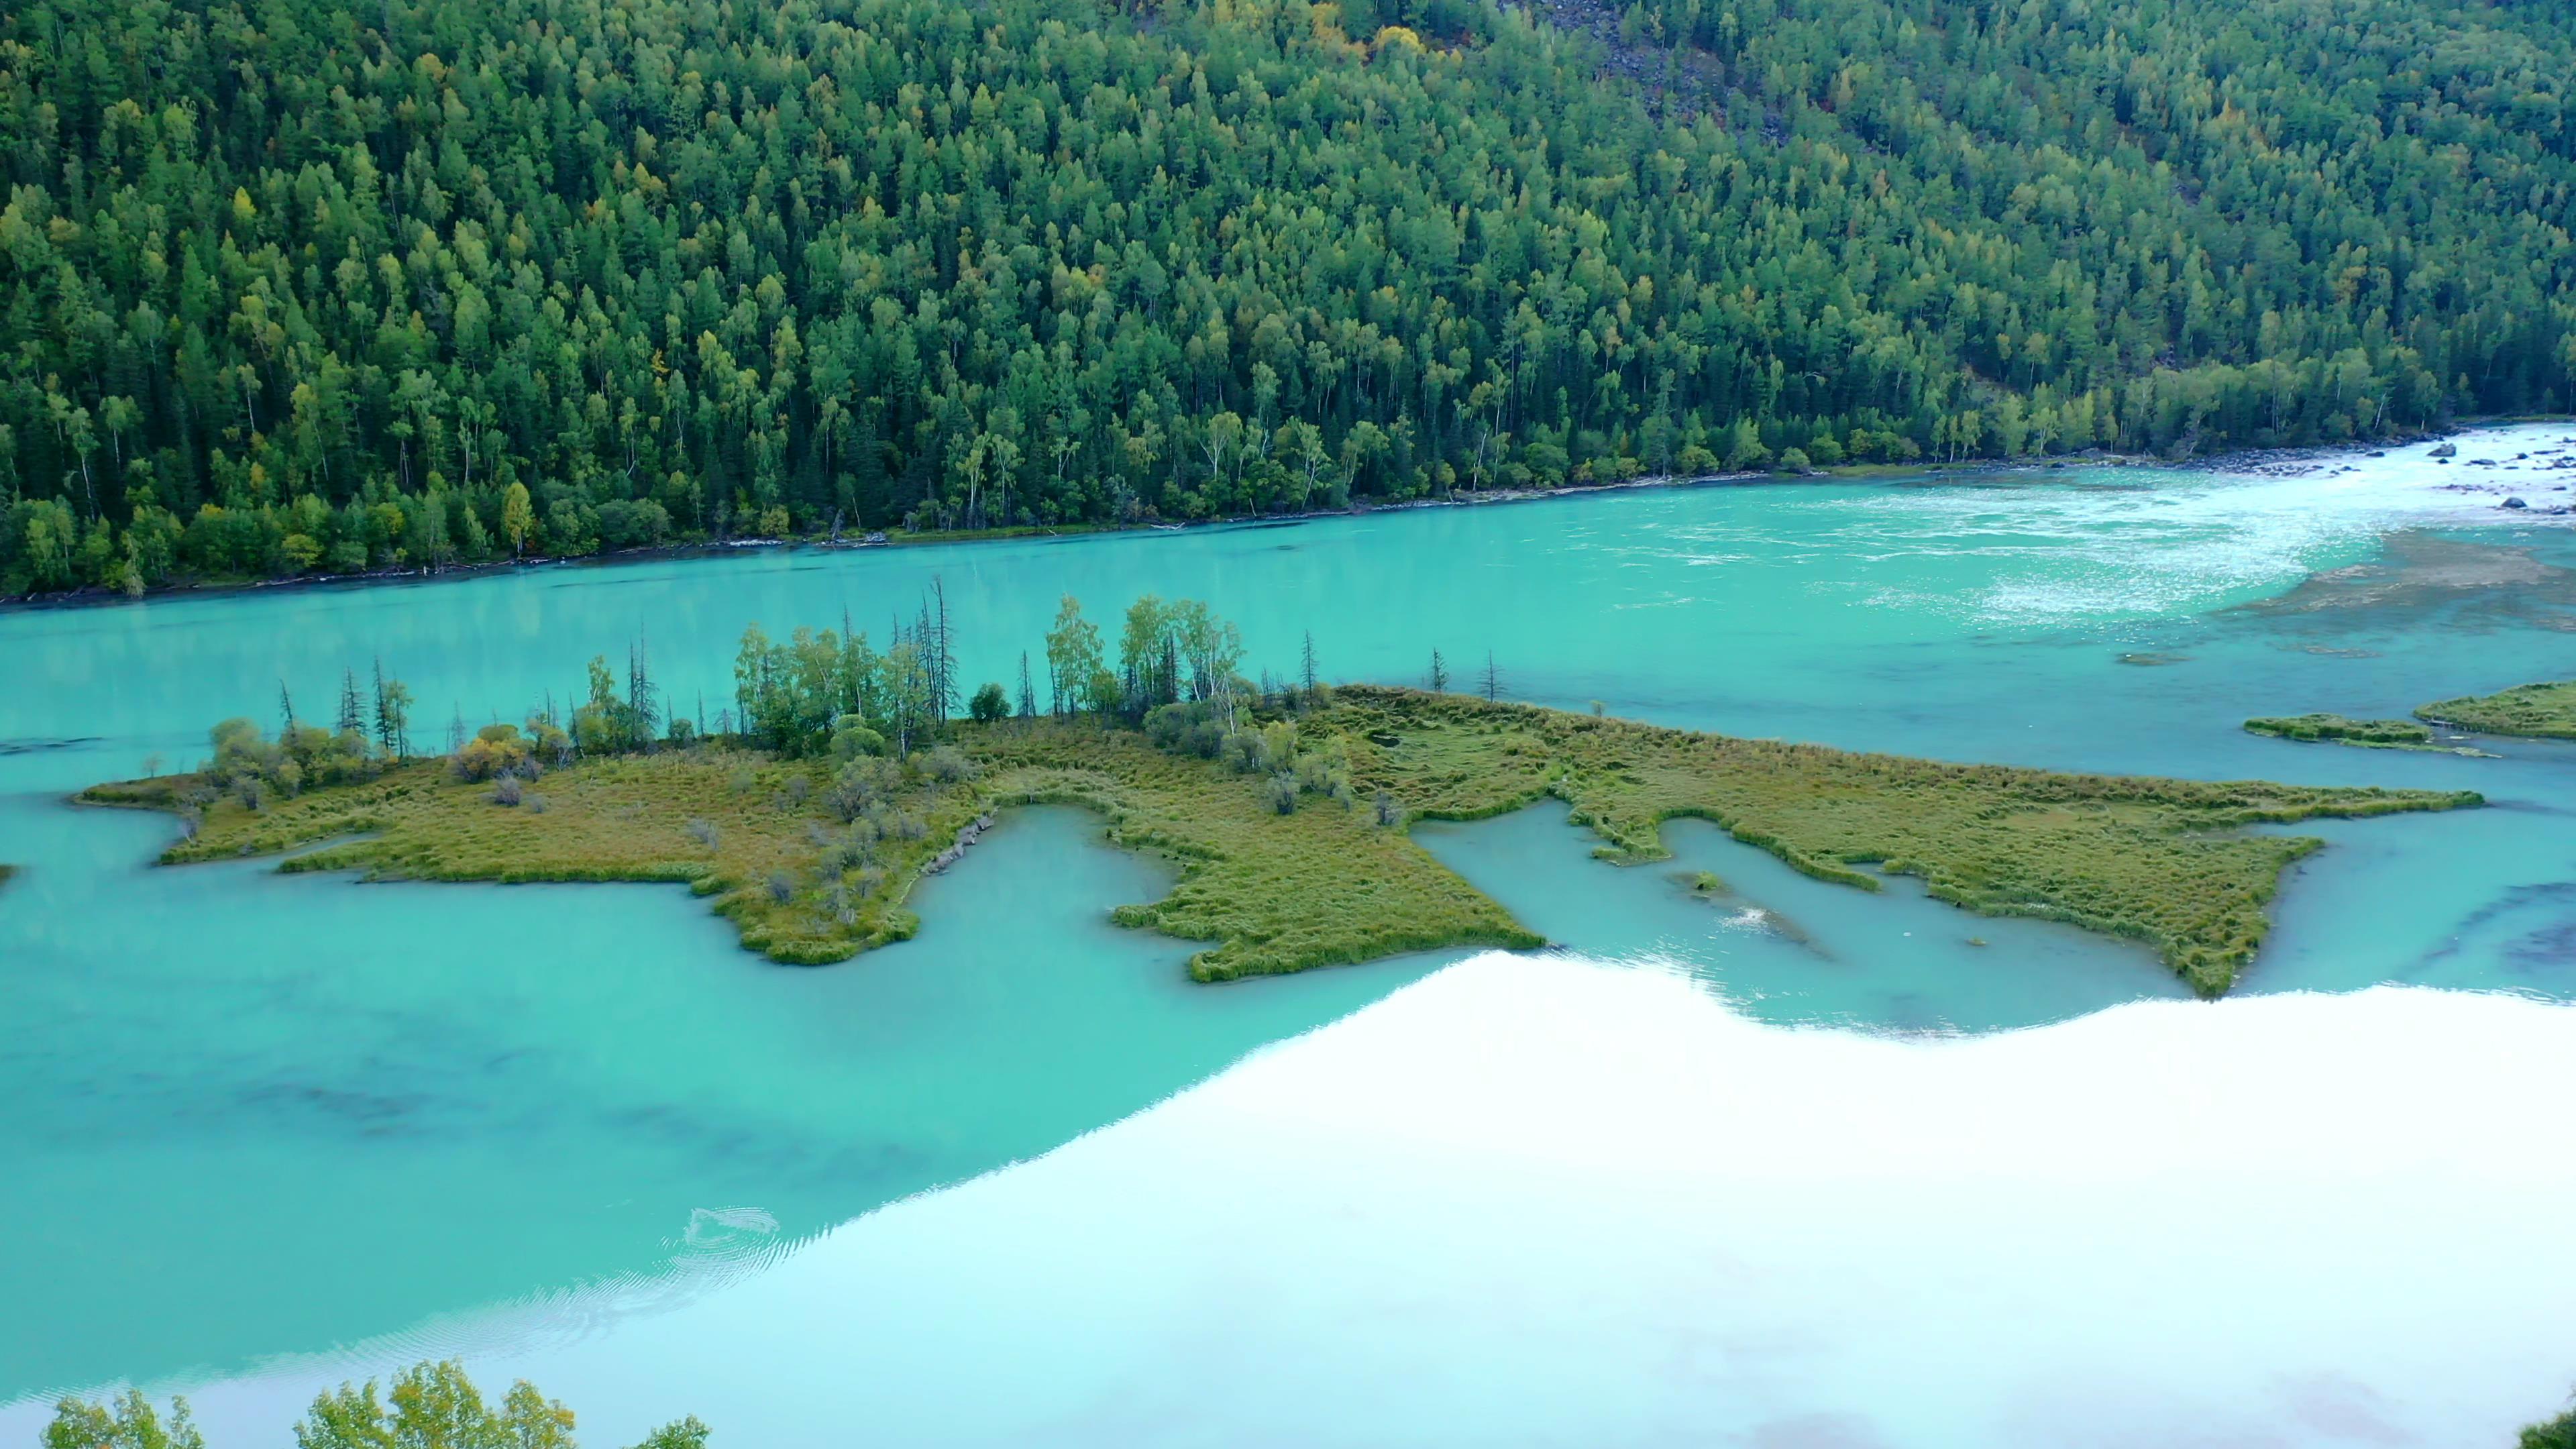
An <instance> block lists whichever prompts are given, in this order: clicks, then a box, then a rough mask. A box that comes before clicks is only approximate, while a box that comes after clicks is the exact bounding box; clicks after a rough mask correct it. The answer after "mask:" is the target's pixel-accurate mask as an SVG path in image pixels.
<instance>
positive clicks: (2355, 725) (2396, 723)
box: [2245, 714, 2441, 750]
mask: <svg viewBox="0 0 2576 1449" xmlns="http://www.w3.org/2000/svg"><path fill="white" fill-rule="evenodd" d="M2245 729H2246V732H2247V733H2248V734H2257V735H2268V736H2270V737H2272V738H2274V739H2281V740H2301V741H2306V742H2310V743H2325V744H2337V745H2358V746H2361V747H2362V748H2364V749H2372V750H2437V749H2440V748H2441V746H2439V745H2436V744H2434V743H2433V731H2432V730H2431V729H2429V728H2428V727H2426V726H2424V725H2420V724H2417V723H2415V722H2414V721H2413V720H2405V719H2346V718H2344V717H2343V716H2342V715H2339V714H2296V715H2283V716H2276V717H2272V718H2265V719H2249V720H2247V721H2246V722H2245Z"/></svg>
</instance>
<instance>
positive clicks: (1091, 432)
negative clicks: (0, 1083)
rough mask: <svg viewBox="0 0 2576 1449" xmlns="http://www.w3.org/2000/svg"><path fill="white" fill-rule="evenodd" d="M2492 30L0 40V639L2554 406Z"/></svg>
mask: <svg viewBox="0 0 2576 1449" xmlns="http://www.w3.org/2000/svg"><path fill="white" fill-rule="evenodd" d="M2571 76H2576V12H2571V11H2570V10H2569V9H2568V8H2566V7H2564V6H2560V5H2554V4H2542V3H2533V0H2337V3H2331V4H2329V3H2324V0H2136V3H2116V4H2115V3H2112V0H1639V3H1637V4H1635V5H1632V6H1630V7H1628V8H1626V9H1625V10H1621V9H1618V8H1616V7H1608V8H1600V7H1598V6H1597V5H1596V4H1595V0H1543V3H1542V4H1541V6H1540V7H1539V8H1538V9H1536V10H1532V9H1529V8H1525V7H1522V6H1496V5H1494V4H1492V3H1490V0H1343V3H1342V4H1340V5H1338V6H1336V5H1333V4H1314V5H1310V4H1307V3H1304V0H1204V3H1193V0H1169V3H1165V4H1163V5H1161V6H1160V7H1159V8H1158V7H1155V6H1152V5H1132V6H1130V5H1121V4H1103V3H1098V0H964V3H960V0H765V3H761V4H757V5H754V4H747V3H737V0H619V3H615V4H605V3H601V0H435V3H428V0H366V3H356V4H353V3H346V0H22V3H17V4H12V5H10V6H8V7H6V8H5V12H0V168H5V171H6V184H7V205H6V207H5V210H0V592H24V591H29V590H49V589H58V588H65V587H72V586H78V585H85V584H104V585H108V586H113V587H123V588H127V589H134V590H139V589H141V588H143V587H146V586H148V585H151V584H155V583H158V582H161V581H163V580H164V579H167V578H170V577H172V576H174V575H175V576H196V577H217V578H221V577H256V576H282V575H293V574H299V573H323V572H332V573H346V572H356V571H359V570H363V569H369V568H395V567H408V568H423V567H438V566H441V565H444V564H447V563H451V562H458V561H470V560H481V559H493V558H508V557H512V556H514V555H523V554H537V553H543V554H548V555H565V554H579V553H586V552H590V551H594V550H597V549H601V548H617V547H627V546H636V545H645V544H652V543H657V542H664V541H673V540H685V539H702V538H731V537H769V536H778V535H782V534H787V533H790V532H796V533H808V534H811V533H820V532H824V531H829V530H854V529H860V528H882V527H893V526H902V527H912V528H982V527H997V526H1019V525H1036V526H1053V525H1062V524H1067V523H1077V522H1093V521H1103V522H1132V521H1140V520H1146V519H1157V518H1159V519H1187V518H1198V517H1208V516H1217V515H1235V514H1244V513H1254V512H1264V511H1274V510H1285V509H1296V508H1303V507H1313V506H1325V505H1339V504H1342V503H1345V502H1347V501H1350V500H1355V499H1400V498H1411V497H1421V496H1428V495H1437V494H1441V493H1443V492H1446V491H1449V490H1465V489H1479V488H1494V487H1506V486H1526V485H1531V484H1553V483H1559V482H1564V481H1583V480H1605V479H1613V478H1624V477H1631V476H1637V475H1643V474H1657V473H1666V472H1704V471H1712V470H1717V469H1728V468H1746V467H1758V466H1766V465H1767V466H1789V467H1797V466H1803V465H1809V464H1831V463H1837V462H1845V461H1854V462H1857V461H1896V462H1901V461H1906V460H1913V459H1925V458H1939V459H1955V458H1962V457H2019V456H2025V455H2038V454H2046V453H2056V452H2064V451H2070V450H2077V449H2083V448H2087V447H2095V446H2108V447H2115V448H2120V449H2126V450H2153V451H2157V452H2164V453H2187V452H2191V451H2194V450H2197V449H2205V448H2210V447H2215V446H2221V445H2225V446H2240V445H2267V444H2291V443H2308V442H2320V441H2334V440H2341V439H2349V438H2355V437H2363V436H2371V435H2377V434H2384V433H2389V432H2394V431H2401V430H2407V429H2415V428H2421V427H2424V426H2427V425H2431V424H2437V423H2440V422H2442V421H2444V420H2445V419H2447V418H2450V417H2453V416H2458V415H2463V414H2496V413H2513V412H2523V411H2534V410H2554V411H2565V410H2569V409H2571V408H2576V245H2571V242H2570V238H2569V229H2570V224H2571V221H2576V199H2571V196H2570V184H2571V181H2576V92H2571V89H2570V86H2571V82H2570V77H2571Z"/></svg>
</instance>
